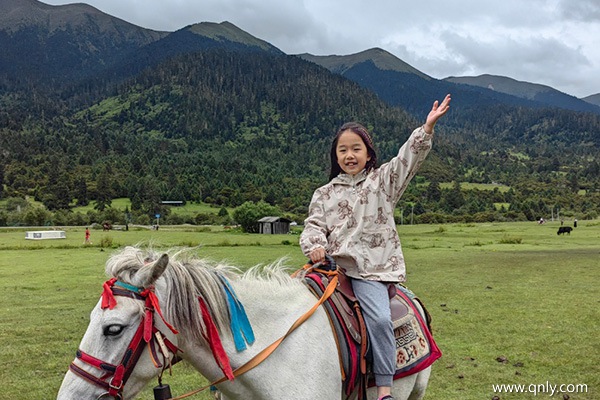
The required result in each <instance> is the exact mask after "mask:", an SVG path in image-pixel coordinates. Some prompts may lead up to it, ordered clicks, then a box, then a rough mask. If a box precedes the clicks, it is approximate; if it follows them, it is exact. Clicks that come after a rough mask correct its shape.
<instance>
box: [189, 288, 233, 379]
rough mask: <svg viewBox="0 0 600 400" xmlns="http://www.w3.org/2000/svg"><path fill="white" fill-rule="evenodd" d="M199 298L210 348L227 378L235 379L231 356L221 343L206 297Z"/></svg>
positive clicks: (205, 335) (205, 336)
mask: <svg viewBox="0 0 600 400" xmlns="http://www.w3.org/2000/svg"><path fill="white" fill-rule="evenodd" d="M198 300H199V302H200V309H201V310H202V320H203V321H204V325H205V326H206V334H204V333H203V336H204V338H205V339H206V340H207V341H208V344H209V345H210V349H211V350H212V353H213V357H214V358H215V361H216V362H217V364H218V365H219V367H220V368H221V371H223V373H224V374H225V376H226V377H227V379H229V380H230V381H232V380H233V379H234V376H233V370H232V369H231V365H230V363H229V357H227V353H226V352H225V349H224V348H223V343H221V338H220V337H219V332H218V331H217V327H216V325H215V323H214V321H213V320H212V318H211V316H210V313H209V311H208V307H207V306H206V303H205V302H204V299H203V298H202V297H199V298H198Z"/></svg>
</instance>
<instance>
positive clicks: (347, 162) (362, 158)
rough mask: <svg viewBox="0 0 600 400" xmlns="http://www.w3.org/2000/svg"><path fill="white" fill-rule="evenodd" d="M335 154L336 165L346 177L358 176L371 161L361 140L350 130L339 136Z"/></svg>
mask: <svg viewBox="0 0 600 400" xmlns="http://www.w3.org/2000/svg"><path fill="white" fill-rule="evenodd" d="M335 154H336V155H337V162H338V165H339V166H340V168H341V169H342V171H344V172H345V173H346V174H348V175H356V174H358V173H359V172H360V171H362V170H363V169H365V166H366V165H367V162H368V161H369V160H370V159H371V156H370V155H369V153H368V151H367V146H366V145H365V143H364V142H363V140H362V138H361V137H360V136H359V135H357V134H356V133H354V132H352V131H351V130H347V131H344V132H343V133H342V134H341V135H340V137H339V138H338V142H337V146H336V148H335Z"/></svg>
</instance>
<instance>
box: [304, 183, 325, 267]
mask: <svg viewBox="0 0 600 400" xmlns="http://www.w3.org/2000/svg"><path fill="white" fill-rule="evenodd" d="M318 247H323V248H324V249H327V220H326V216H325V208H324V207H323V198H322V195H321V193H320V192H319V190H317V191H315V193H314V194H313V197H312V200H311V201H310V206H309V207H308V217H307V218H306V220H304V230H303V231H302V234H301V235H300V248H301V249H302V252H303V253H304V255H305V256H308V255H309V254H310V252H311V251H313V250H314V249H316V248H318Z"/></svg>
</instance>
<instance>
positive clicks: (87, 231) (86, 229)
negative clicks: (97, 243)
mask: <svg viewBox="0 0 600 400" xmlns="http://www.w3.org/2000/svg"><path fill="white" fill-rule="evenodd" d="M90 236H91V234H90V228H87V227H86V228H85V241H84V242H83V244H92V241H91V240H90Z"/></svg>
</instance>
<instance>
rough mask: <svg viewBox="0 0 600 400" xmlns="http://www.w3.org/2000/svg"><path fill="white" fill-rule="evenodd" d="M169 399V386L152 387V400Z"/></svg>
mask: <svg viewBox="0 0 600 400" xmlns="http://www.w3.org/2000/svg"><path fill="white" fill-rule="evenodd" d="M171 397H173V396H171V388H170V387H169V385H162V384H161V385H158V386H155V387H154V400H168V399H170V398H171Z"/></svg>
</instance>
